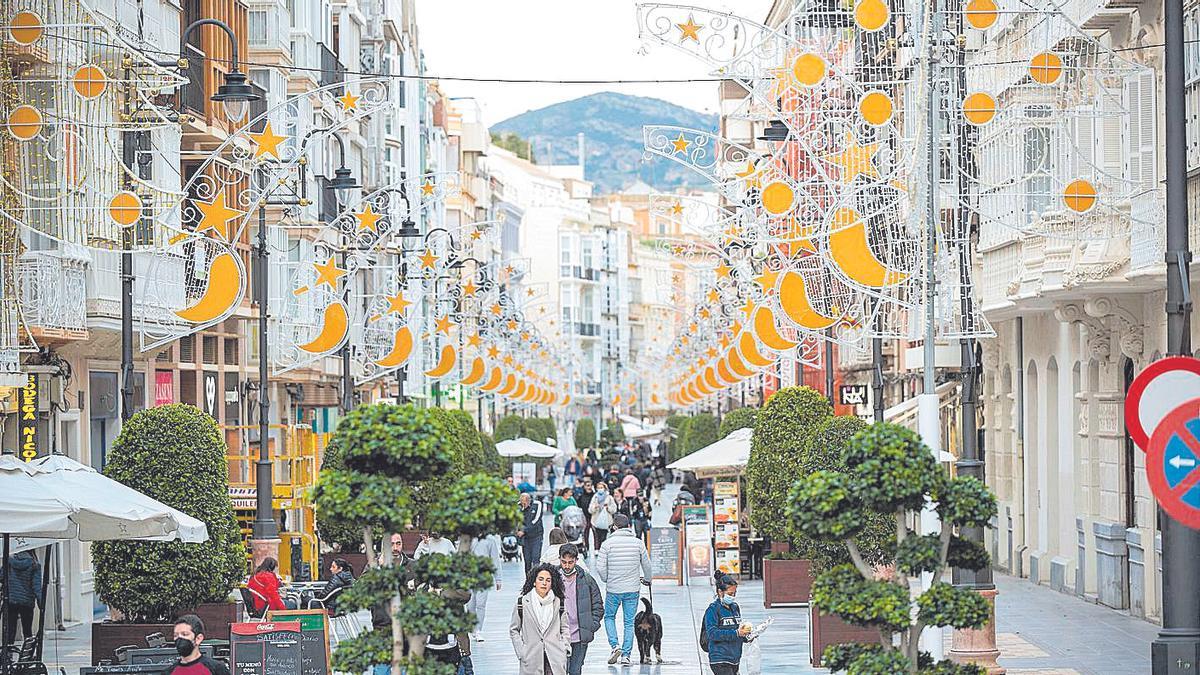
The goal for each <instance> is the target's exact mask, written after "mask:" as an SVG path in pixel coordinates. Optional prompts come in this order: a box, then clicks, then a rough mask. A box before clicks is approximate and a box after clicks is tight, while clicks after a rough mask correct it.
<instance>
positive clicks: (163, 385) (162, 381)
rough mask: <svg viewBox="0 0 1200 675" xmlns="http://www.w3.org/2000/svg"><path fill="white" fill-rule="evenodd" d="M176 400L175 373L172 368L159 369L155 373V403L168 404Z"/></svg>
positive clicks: (157, 404)
mask: <svg viewBox="0 0 1200 675" xmlns="http://www.w3.org/2000/svg"><path fill="white" fill-rule="evenodd" d="M174 402H175V373H174V372H172V371H170V370H159V371H156V372H155V373H154V405H156V406H159V405H167V404H168V403H174Z"/></svg>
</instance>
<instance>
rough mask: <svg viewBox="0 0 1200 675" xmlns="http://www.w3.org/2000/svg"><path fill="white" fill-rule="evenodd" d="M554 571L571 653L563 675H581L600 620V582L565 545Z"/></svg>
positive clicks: (574, 548) (602, 608)
mask: <svg viewBox="0 0 1200 675" xmlns="http://www.w3.org/2000/svg"><path fill="white" fill-rule="evenodd" d="M558 556H559V565H558V571H559V574H561V575H562V580H563V592H564V593H565V595H566V603H565V604H566V607H567V631H568V634H569V639H570V641H571V656H570V658H568V659H567V675H581V673H582V672H583V661H584V659H585V658H587V649H588V644H589V643H590V642H591V641H592V640H593V639H595V637H596V631H598V630H600V622H601V621H602V620H603V619H604V596H602V595H601V594H600V585H599V584H597V583H596V579H595V578H594V577H592V575H590V574H588V572H587V569H585V568H584V566H583V564H582V563H580V562H579V549H578V548H577V547H576V546H575V545H574V544H565V545H564V546H563V547H562V549H560V550H559V553H558Z"/></svg>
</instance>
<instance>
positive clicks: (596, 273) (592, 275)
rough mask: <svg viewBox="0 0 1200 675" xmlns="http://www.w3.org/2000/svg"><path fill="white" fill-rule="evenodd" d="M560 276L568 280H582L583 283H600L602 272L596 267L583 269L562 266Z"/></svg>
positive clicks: (574, 266)
mask: <svg viewBox="0 0 1200 675" xmlns="http://www.w3.org/2000/svg"><path fill="white" fill-rule="evenodd" d="M559 276H561V277H565V278H568V279H580V280H583V281H593V282H595V281H599V280H600V270H598V269H596V268H594V267H582V266H580V265H560V266H559Z"/></svg>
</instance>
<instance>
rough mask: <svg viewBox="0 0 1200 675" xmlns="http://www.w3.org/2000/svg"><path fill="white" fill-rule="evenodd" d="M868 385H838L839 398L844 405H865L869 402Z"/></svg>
mask: <svg viewBox="0 0 1200 675" xmlns="http://www.w3.org/2000/svg"><path fill="white" fill-rule="evenodd" d="M868 391H869V390H868V389H867V385H865V384H843V385H842V386H841V387H838V398H839V399H840V401H841V404H842V405H853V406H864V405H866V404H867V397H868V396H869V394H868V393H867V392H868Z"/></svg>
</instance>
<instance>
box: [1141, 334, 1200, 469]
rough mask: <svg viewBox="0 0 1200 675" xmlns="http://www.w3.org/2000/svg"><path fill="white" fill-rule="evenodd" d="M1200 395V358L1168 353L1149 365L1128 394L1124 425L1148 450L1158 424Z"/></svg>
mask: <svg viewBox="0 0 1200 675" xmlns="http://www.w3.org/2000/svg"><path fill="white" fill-rule="evenodd" d="M1194 398H1200V359H1194V358H1192V357H1190V356H1169V357H1167V358H1165V359H1159V360H1158V361H1155V362H1154V363H1151V364H1150V365H1148V366H1146V368H1145V369H1144V370H1142V372H1140V373H1138V375H1137V377H1136V378H1134V380H1133V384H1131V385H1129V392H1128V393H1127V394H1126V396H1125V428H1126V429H1127V430H1128V431H1129V437H1130V438H1132V439H1133V442H1134V443H1135V444H1136V445H1137V446H1138V447H1139V448H1141V449H1142V452H1146V451H1147V450H1148V449H1149V447H1150V437H1151V436H1153V435H1154V430H1155V429H1156V428H1158V425H1159V424H1160V423H1161V422H1162V421H1163V420H1164V419H1165V418H1166V417H1167V415H1169V414H1170V413H1171V411H1173V410H1175V409H1176V408H1178V407H1179V406H1180V405H1182V404H1183V403H1185V402H1187V401H1190V400H1192V399H1194Z"/></svg>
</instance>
